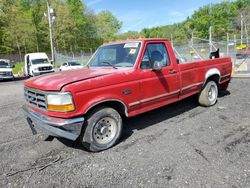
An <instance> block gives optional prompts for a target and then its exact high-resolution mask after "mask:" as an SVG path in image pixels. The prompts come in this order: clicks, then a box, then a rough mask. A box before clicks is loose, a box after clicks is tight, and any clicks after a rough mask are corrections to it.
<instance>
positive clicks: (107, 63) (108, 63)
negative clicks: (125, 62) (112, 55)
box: [101, 61, 118, 69]
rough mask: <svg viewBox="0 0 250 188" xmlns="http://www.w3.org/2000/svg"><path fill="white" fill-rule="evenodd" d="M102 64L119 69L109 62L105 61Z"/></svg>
mask: <svg viewBox="0 0 250 188" xmlns="http://www.w3.org/2000/svg"><path fill="white" fill-rule="evenodd" d="M101 63H102V64H106V65H110V66H111V67H113V68H114V69H118V68H117V67H116V66H114V65H113V64H111V63H110V62H107V61H103V62H101Z"/></svg>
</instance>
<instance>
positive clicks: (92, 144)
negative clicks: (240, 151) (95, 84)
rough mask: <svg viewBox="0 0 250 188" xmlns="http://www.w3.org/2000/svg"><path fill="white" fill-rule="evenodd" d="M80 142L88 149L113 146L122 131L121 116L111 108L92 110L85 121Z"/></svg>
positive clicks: (94, 149)
mask: <svg viewBox="0 0 250 188" xmlns="http://www.w3.org/2000/svg"><path fill="white" fill-rule="evenodd" d="M83 126H84V127H83V130H82V133H81V136H80V142H81V143H82V145H83V146H84V147H85V148H86V149H87V150H89V151H94V152H98V151H102V150H106V149H108V148H110V147H112V146H114V145H115V144H116V143H117V141H118V140H119V138H120V136H121V133H122V118H121V116H120V114H119V113H118V112H117V111H116V110H115V109H113V108H109V107H101V108H97V109H96V110H94V111H93V112H92V113H91V114H90V115H89V116H88V117H87V118H86V121H85V124H84V125H83Z"/></svg>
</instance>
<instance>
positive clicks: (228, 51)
mask: <svg viewBox="0 0 250 188" xmlns="http://www.w3.org/2000/svg"><path fill="white" fill-rule="evenodd" d="M227 55H229V34H228V33H227Z"/></svg>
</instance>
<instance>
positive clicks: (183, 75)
mask: <svg viewBox="0 0 250 188" xmlns="http://www.w3.org/2000/svg"><path fill="white" fill-rule="evenodd" d="M231 71H232V62H231V58H229V57H226V58H216V59H210V60H202V61H197V62H186V63H182V64H180V63H179V61H178V59H177V58H176V57H175V54H174V52H173V49H172V47H171V44H170V43H169V41H168V40H167V39H140V40H128V41H124V42H117V43H110V44H104V45H102V46H101V47H99V48H98V50H97V51H96V52H95V54H94V55H93V57H92V58H91V59H90V61H89V63H88V65H87V66H86V67H85V68H82V69H79V70H72V71H67V72H57V73H52V74H48V75H42V76H38V77H34V78H30V79H28V80H27V81H25V84H24V93H25V99H26V104H25V105H24V106H23V111H24V112H25V114H26V118H27V122H28V124H29V126H30V128H31V130H32V132H33V133H34V134H36V133H37V129H42V130H44V131H46V133H47V134H48V135H52V136H56V137H64V138H67V139H70V140H73V141H75V140H78V141H80V142H81V143H82V144H83V145H84V146H85V147H86V148H87V149H88V150H90V151H101V150H105V149H108V148H110V147H112V146H113V145H114V144H115V143H117V141H118V140H119V137H120V136H121V133H122V123H123V120H122V119H123V117H132V116H136V115H138V114H141V113H144V112H147V111H150V110H152V109H155V108H159V107H161V106H164V105H167V104H170V103H174V102H176V101H179V100H182V99H184V98H187V97H189V96H191V95H195V94H198V102H199V103H200V104H201V105H202V106H205V107H209V106H212V105H214V104H215V103H216V101H217V96H218V91H219V90H226V89H227V87H228V84H229V82H230V79H231Z"/></svg>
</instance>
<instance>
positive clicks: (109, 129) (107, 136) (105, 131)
mask: <svg viewBox="0 0 250 188" xmlns="http://www.w3.org/2000/svg"><path fill="white" fill-rule="evenodd" d="M116 132H117V125H116V122H115V120H114V119H113V118H111V117H104V118H102V119H100V120H99V121H98V122H97V123H96V124H95V127H94V132H93V138H94V140H95V141H96V142H97V143H98V144H108V143H109V142H110V141H112V140H113V139H114V137H115V135H116Z"/></svg>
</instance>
